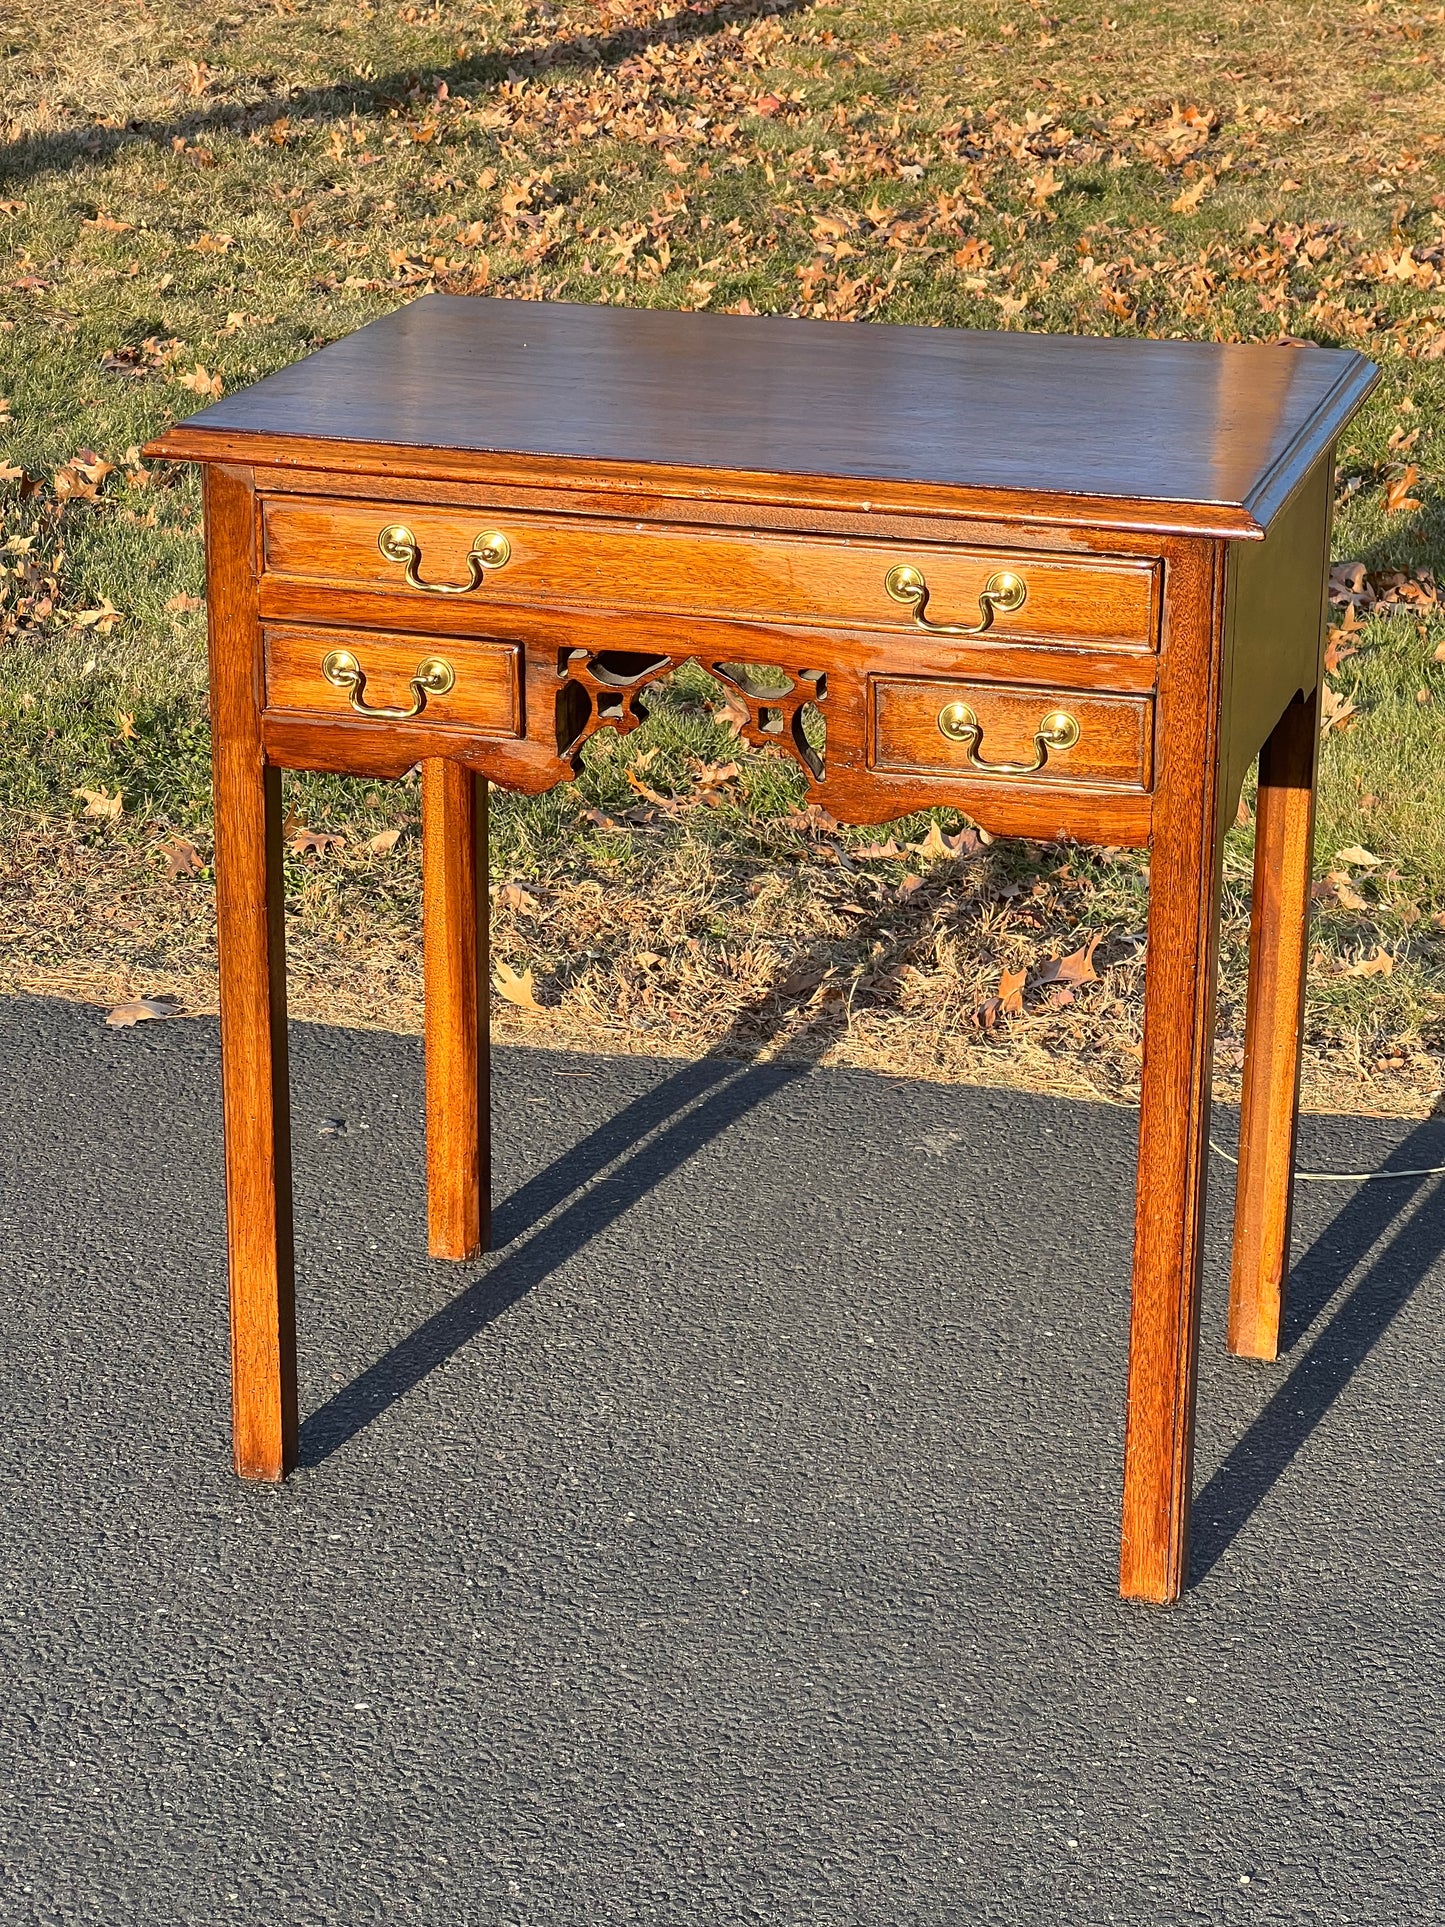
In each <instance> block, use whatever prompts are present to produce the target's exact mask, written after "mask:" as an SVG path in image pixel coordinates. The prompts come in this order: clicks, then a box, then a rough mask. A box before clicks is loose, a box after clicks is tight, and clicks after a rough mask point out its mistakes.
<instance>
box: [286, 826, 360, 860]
mask: <svg viewBox="0 0 1445 1927" xmlns="http://www.w3.org/2000/svg"><path fill="white" fill-rule="evenodd" d="M345 841H346V838H345V837H344V836H341V835H339V834H338V833H337V832H335V831H333V830H308V829H305V828H301V829H298V830H297V832H296V834H295V836H293V837H292V838H291V840H290V842H289V843H288V844H287V845H286V847H287V849H288V850H292V851H294V852H295V854H296V855H297V856H307V855H312V856H325V854H326V852H327V851H328V850H339V849H340V848H341V846H342V845H343V844H344V843H345Z"/></svg>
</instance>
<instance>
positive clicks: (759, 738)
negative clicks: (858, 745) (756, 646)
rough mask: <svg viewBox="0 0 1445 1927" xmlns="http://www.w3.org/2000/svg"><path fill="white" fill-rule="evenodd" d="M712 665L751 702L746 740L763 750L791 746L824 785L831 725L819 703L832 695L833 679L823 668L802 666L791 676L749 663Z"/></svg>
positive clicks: (743, 726) (741, 728) (744, 728)
mask: <svg viewBox="0 0 1445 1927" xmlns="http://www.w3.org/2000/svg"><path fill="white" fill-rule="evenodd" d="M709 667H710V668H711V670H712V673H713V674H714V675H715V676H716V677H717V678H718V680H719V681H720V682H722V683H723V684H725V685H726V687H727V688H729V689H731V690H733V691H735V692H736V693H737V695H739V696H740V697H741V698H742V700H743V702H744V703H745V704H746V705H747V711H748V720H747V721H746V722H745V723H742V724H740V725H739V727H738V734H739V735H740V736H741V737H742V739H743V741H744V742H747V743H754V744H756V745H757V747H758V748H759V749H767V748H768V747H769V746H770V745H771V746H772V747H774V748H783V747H787V748H791V750H792V752H793V754H794V755H795V756H796V757H797V759H798V761H799V762H800V763H801V764H802V765H803V768H804V770H805V771H806V772H807V774H808V775H809V776H810V777H811V778H812V780H813V781H814V782H815V783H821V782H822V780H823V775H824V772H825V770H826V768H827V723H826V720H825V719H824V716H823V712H822V709H821V707H820V705H821V704H822V702H823V701H824V699H825V698H826V696H827V694H828V679H827V677H826V676H825V675H824V674H823V671H822V670H821V669H800V670H799V671H798V672H797V674H796V676H789V675H787V674H785V673H784V671H783V670H781V669H774V668H771V667H768V668H764V667H761V666H759V665H757V664H755V663H747V662H715V663H711V664H709ZM810 738H811V739H812V740H810Z"/></svg>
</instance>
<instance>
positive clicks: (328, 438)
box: [147, 295, 1375, 1601]
mask: <svg viewBox="0 0 1445 1927" xmlns="http://www.w3.org/2000/svg"><path fill="white" fill-rule="evenodd" d="M1374 379H1375V371H1374V369H1373V368H1372V367H1371V365H1370V364H1369V363H1368V362H1367V361H1365V360H1363V359H1362V358H1361V357H1360V356H1359V355H1356V354H1350V353H1342V352H1336V351H1334V350H1327V349H1320V348H1314V347H1297V346H1285V345H1279V346H1273V345H1270V346H1261V345H1252V346H1233V345H1231V346H1216V345H1213V344H1209V343H1197V342H1178V341H1160V342H1153V341H1121V340H1077V339H1073V338H1068V337H1062V336H1043V335H1024V334H968V333H961V332H955V331H952V330H947V329H928V328H891V327H882V326H843V325H839V324H837V323H831V322H811V321H791V320H785V319H765V318H758V317H748V318H739V317H729V316H714V315H696V314H673V313H661V312H652V311H636V310H631V311H629V310H622V309H615V308H610V307H575V306H567V305H562V304H552V305H546V304H532V303H521V302H507V301H493V300H463V299H457V298H452V297H445V296H440V295H431V296H428V297H427V298H426V299H424V300H421V301H418V302H416V303H415V304H414V305H412V306H410V307H407V308H404V309H402V310H401V311H400V312H399V313H396V314H394V315H391V316H389V317H388V318H387V319H385V320H382V321H377V322H373V323H372V324H371V325H370V326H369V327H366V328H363V329H362V330H361V331H360V332H359V333H357V334H355V335H352V336H351V337H350V338H349V339H347V340H344V341H340V342H338V343H336V344H335V345H334V346H332V347H329V348H325V349H323V350H322V351H321V352H320V353H319V354H317V355H314V356H312V357H311V358H310V359H309V360H306V361H303V362H301V363H299V364H298V365H296V366H295V367H292V368H288V369H286V370H285V371H283V372H282V373H280V374H276V375H272V376H270V377H269V378H268V379H266V380H264V381H262V382H260V383H259V384H258V385H257V386H255V387H253V388H251V389H248V390H246V391H245V392H243V393H240V394H237V395H234V396H230V397H228V398H227V399H226V400H224V401H221V402H218V403H216V404H215V405H214V406H212V407H210V408H207V409H205V410H204V411H203V412H202V413H201V414H199V415H197V416H195V417H193V418H192V419H191V420H190V421H188V422H184V423H182V424H181V425H179V426H178V427H176V428H173V429H171V430H170V431H169V432H168V433H166V434H165V435H163V436H161V437H160V439H159V440H158V441H156V442H155V443H153V444H152V446H151V447H150V449H149V450H148V451H147V452H148V454H150V455H152V456H160V457H174V458H177V459H181V460H187V461H200V462H204V463H206V464H207V468H206V475H205V502H206V551H207V571H208V593H209V607H210V657H211V704H212V720H213V730H214V756H215V801H216V828H215V837H216V877H217V904H218V916H219V924H220V960H221V1039H222V1058H223V1068H224V1077H225V1124H226V1184H227V1205H228V1217H229V1250H230V1281H231V1328H232V1368H233V1385H234V1420H235V1454H236V1466H237V1470H238V1471H239V1472H241V1473H242V1474H243V1475H245V1476H247V1477H252V1478H267V1479H275V1478H281V1477H283V1476H284V1475H285V1473H286V1472H287V1471H288V1470H289V1468H290V1467H291V1466H292V1465H293V1464H294V1462H295V1457H296V1437H297V1412H296V1339H295V1315H294V1284H293V1262H292V1238H291V1159H290V1142H289V1121H288V1098H287V1069H286V993H285V962H284V936H283V908H282V880H281V826H282V811H281V790H280V773H281V771H282V769H326V770H343V771H354V772H364V773H365V774H367V775H369V776H375V777H396V776H400V775H401V774H402V773H403V772H404V771H406V770H408V769H409V768H411V767H412V766H413V765H414V764H415V763H417V762H420V763H421V766H422V806H423V867H424V882H425V973H426V1009H427V1022H426V1054H427V1142H428V1160H427V1162H428V1184H429V1234H430V1248H431V1250H432V1252H433V1253H435V1254H437V1255H439V1256H443V1257H449V1258H466V1257H470V1256H471V1255H473V1254H474V1253H475V1252H477V1251H478V1250H480V1249H482V1248H483V1247H484V1246H485V1244H486V1242H487V1220H488V1190H489V1185H488V1094H487V1011H488V994H489V973H488V966H487V918H486V905H487V888H486V863H487V855H486V851H487V839H486V823H487V785H488V783H501V784H503V785H506V786H508V787H510V788H514V789H520V790H526V791H530V792H536V791H540V790H546V789H549V788H551V787H552V786H553V785H554V784H556V783H560V782H566V781H568V780H570V778H571V777H572V776H573V775H574V774H575V772H576V769H577V766H578V760H579V757H580V755H581V753H582V751H583V748H584V746H585V744H586V742H587V739H588V737H589V736H590V735H591V734H592V733H593V731H594V730H597V729H602V728H608V729H616V730H627V729H631V728H633V727H634V726H635V725H636V723H637V722H638V720H639V719H640V717H641V715H642V713H643V712H642V707H641V702H640V698H641V697H642V695H643V692H644V691H645V690H646V688H647V686H648V684H649V683H651V682H652V681H654V680H655V679H656V678H657V677H659V676H663V675H666V674H667V673H668V672H669V671H670V670H672V669H673V668H675V667H676V665H677V664H678V663H680V662H682V661H684V660H686V659H687V658H689V657H691V658H695V659H696V660H697V661H699V662H701V663H702V664H704V665H705V666H706V668H707V669H708V670H709V671H711V672H712V673H713V674H714V675H716V676H719V677H720V678H722V680H723V681H724V682H725V683H727V684H728V685H729V686H730V688H731V689H732V690H733V692H734V693H735V694H736V695H737V696H738V697H739V698H740V699H741V702H742V704H744V705H745V706H746V709H747V714H748V721H747V723H746V725H745V726H744V728H743V732H742V733H743V735H744V736H745V737H746V739H747V740H748V741H749V742H750V743H754V744H759V745H773V746H775V747H777V748H778V749H780V750H782V751H784V752H785V753H787V754H790V755H792V756H793V757H795V758H796V760H797V761H798V763H799V765H800V767H801V768H802V770H803V773H804V775H805V777H806V780H807V784H808V793H809V796H810V798H812V799H813V800H815V801H816V802H817V803H819V804H820V805H822V806H823V807H825V808H826V809H827V810H829V811H830V812H831V813H832V815H833V816H835V817H838V818H840V819H842V820H843V821H845V822H855V823H875V822H880V821H883V820H886V819H888V818H891V817H896V816H899V815H902V814H903V813H905V812H907V811H911V810H919V809H926V808H928V807H929V806H930V805H933V804H940V803H946V804H950V805H954V806H956V807H958V808H959V809H961V810H964V811H966V812H967V813H968V815H969V816H970V817H972V818H973V819H974V820H975V821H976V822H977V823H979V824H982V825H983V826H985V827H986V828H987V829H989V830H991V831H993V832H994V833H995V834H996V835H1024V836H1030V837H1045V838H1047V837H1075V838H1079V839H1082V840H1084V841H1088V842H1093V843H1101V844H1108V845H1145V844H1147V845H1148V846H1149V849H1150V852H1151V854H1150V909H1149V930H1148V966H1147V988H1146V1010H1145V1035H1144V1060H1143V1096H1142V1108H1141V1115H1140V1124H1139V1181H1138V1204H1137V1212H1136V1219H1135V1234H1134V1285H1133V1316H1132V1324H1131V1333H1130V1358H1129V1387H1128V1421H1127V1437H1126V1444H1125V1469H1124V1521H1123V1555H1122V1563H1121V1586H1122V1590H1123V1591H1124V1592H1125V1593H1126V1594H1129V1595H1133V1596H1136V1597H1139V1598H1144V1599H1151V1600H1159V1601H1165V1600H1171V1599H1173V1598H1175V1597H1176V1596H1177V1595H1178V1593H1179V1590H1180V1587H1181V1585H1182V1584H1183V1582H1184V1580H1185V1577H1186V1573H1187V1563H1188V1537H1189V1504H1190V1474H1191V1457H1192V1441H1193V1431H1194V1388H1195V1361H1196V1356H1197V1351H1198V1321H1199V1286H1200V1268H1201V1261H1202V1227H1203V1221H1204V1199H1205V1183H1206V1161H1207V1157H1208V1132H1209V1105H1210V1065H1211V1050H1212V1037H1213V1024H1214V1002H1215V977H1216V933H1217V926H1218V915H1219V888H1220V853H1221V845H1222V840H1223V833H1224V830H1225V828H1226V827H1227V825H1228V824H1230V823H1231V822H1232V821H1233V818H1234V814H1235V810H1236V806H1237V802H1238V797H1239V791H1240V784H1241V782H1242V780H1243V777H1244V775H1245V772H1246V770H1247V768H1248V766H1249V764H1250V763H1251V762H1252V760H1253V759H1254V757H1255V756H1256V754H1258V756H1259V758H1260V766H1259V801H1258V807H1257V815H1256V858H1255V884H1254V906H1253V918H1252V922H1251V932H1250V982H1249V1003H1248V1024H1247V1036H1246V1063H1245V1073H1244V1114H1243V1123H1242V1139H1241V1148H1240V1167H1239V1187H1238V1201H1237V1205H1236V1213H1235V1240H1234V1264H1233V1277H1232V1281H1231V1288H1230V1314H1229V1345H1230V1349H1231V1350H1232V1351H1234V1352H1237V1353H1241V1354H1245V1355H1248V1356H1251V1357H1256V1358H1271V1357H1273V1356H1274V1354H1275V1350H1276V1346H1277V1342H1278V1334H1279V1321H1280V1308H1281V1295H1282V1290H1283V1284H1284V1279H1285V1275H1286V1272H1287V1269H1288V1257H1289V1223H1290V1184H1291V1171H1292V1160H1293V1154H1294V1132H1295V1114H1296V1109H1297V1105H1298V1082H1299V1051H1300V1022H1301V1007H1302V996H1303V977H1304V966H1305V930H1306V920H1307V911H1308V904H1309V881H1310V844H1311V835H1312V819H1313V802H1314V780H1315V757H1316V746H1317V743H1318V740H1319V708H1318V701H1319V696H1318V692H1319V679H1320V666H1319V665H1320V641H1321V634H1322V620H1321V618H1322V613H1323V608H1324V587H1325V581H1326V575H1327V559H1328V538H1329V523H1330V502H1331V479H1332V468H1333V451H1334V445H1335V442H1336V439H1337V437H1338V436H1339V434H1340V431H1341V430H1342V428H1343V427H1344V426H1345V424H1346V423H1347V422H1348V421H1349V420H1350V418H1351V416H1352V415H1353V414H1354V412H1355V411H1356V409H1357V408H1358V407H1359V405H1360V402H1361V401H1362V399H1363V398H1364V396H1365V395H1366V393H1367V392H1368V390H1369V389H1370V387H1371V385H1372V383H1373V381H1374ZM779 671H781V672H782V673H781V674H779V673H777V672H779ZM1079 1181H1080V1182H1087V1173H1082V1172H1081V1173H1080V1174H1079ZM1055 1229H1056V1228H1055Z"/></svg>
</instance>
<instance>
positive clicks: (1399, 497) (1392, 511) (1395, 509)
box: [1385, 462, 1420, 515]
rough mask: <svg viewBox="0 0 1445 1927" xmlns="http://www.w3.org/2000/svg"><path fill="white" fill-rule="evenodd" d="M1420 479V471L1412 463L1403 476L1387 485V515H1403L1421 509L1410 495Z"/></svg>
mask: <svg viewBox="0 0 1445 1927" xmlns="http://www.w3.org/2000/svg"><path fill="white" fill-rule="evenodd" d="M1419 479H1420V471H1419V469H1418V468H1416V466H1415V464H1414V463H1413V462H1411V463H1410V465H1409V467H1408V468H1406V469H1405V470H1404V472H1403V473H1402V474H1400V475H1397V476H1396V477H1395V479H1394V481H1393V482H1388V483H1387V484H1386V486H1385V513H1386V515H1402V514H1404V513H1405V512H1406V511H1408V510H1410V509H1417V508H1419V506H1420V504H1419V502H1418V501H1417V500H1416V498H1415V497H1414V496H1413V495H1412V494H1411V493H1410V490H1411V489H1412V488H1414V486H1415V484H1416V483H1417V482H1418V481H1419Z"/></svg>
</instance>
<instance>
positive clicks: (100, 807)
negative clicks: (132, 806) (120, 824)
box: [70, 789, 125, 823]
mask: <svg viewBox="0 0 1445 1927" xmlns="http://www.w3.org/2000/svg"><path fill="white" fill-rule="evenodd" d="M70 793H71V795H72V796H80V797H84V799H85V809H84V810H83V811H82V815H84V816H99V817H101V818H103V819H104V820H105V821H106V822H108V823H113V822H114V821H115V819H116V818H117V817H118V816H119V815H120V814H121V813H122V811H123V810H124V809H125V798H124V796H122V794H121V792H120V791H119V790H117V791H116V793H115V795H114V796H109V795H107V793H106V792H105V791H104V790H88V789H78V790H72V791H71V792H70Z"/></svg>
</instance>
